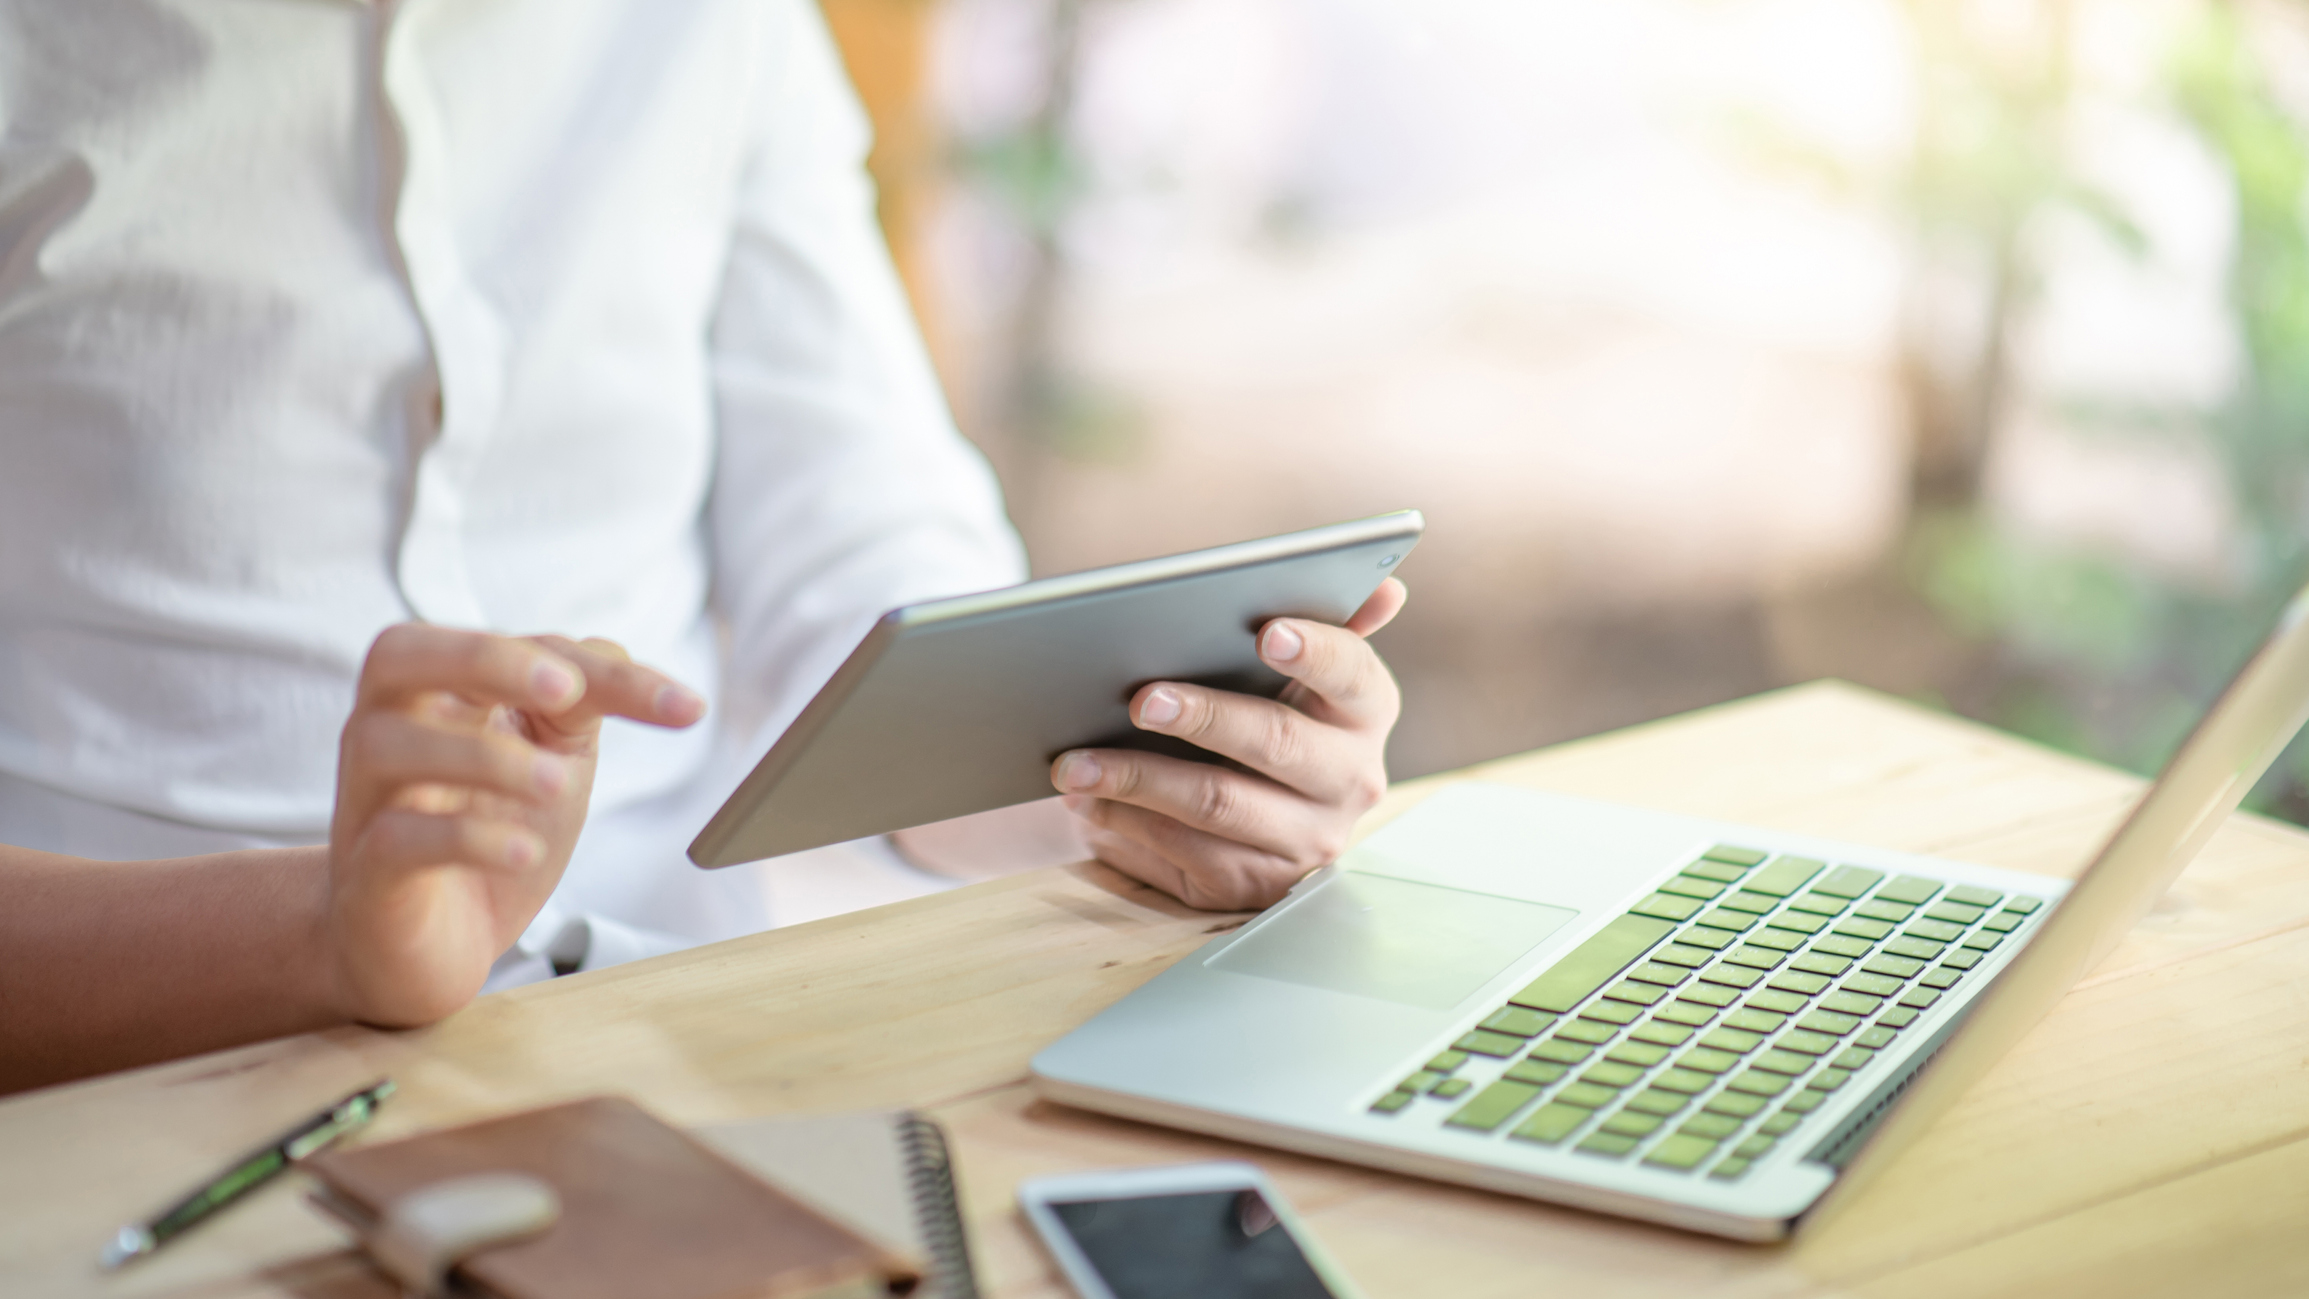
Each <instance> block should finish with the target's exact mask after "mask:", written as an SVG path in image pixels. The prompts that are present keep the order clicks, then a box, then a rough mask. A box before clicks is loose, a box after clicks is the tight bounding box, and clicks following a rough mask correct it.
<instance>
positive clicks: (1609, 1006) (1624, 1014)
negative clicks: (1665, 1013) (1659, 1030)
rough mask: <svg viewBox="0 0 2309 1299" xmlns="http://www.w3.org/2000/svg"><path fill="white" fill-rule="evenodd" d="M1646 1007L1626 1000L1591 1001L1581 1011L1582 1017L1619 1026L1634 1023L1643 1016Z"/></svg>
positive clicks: (1580, 1015)
mask: <svg viewBox="0 0 2309 1299" xmlns="http://www.w3.org/2000/svg"><path fill="white" fill-rule="evenodd" d="M1643 1014H1644V1008H1643V1007H1641V1006H1631V1005H1629V1004H1628V1003H1627V1002H1624V1001H1591V1002H1589V1003H1588V1004H1587V1005H1586V1006H1585V1007H1584V1008H1583V1009H1581V1011H1580V1012H1579V1017H1580V1018H1581V1019H1592V1020H1594V1021H1596V1022H1597V1023H1599V1024H1610V1025H1612V1026H1613V1027H1615V1028H1616V1027H1619V1026H1622V1025H1626V1024H1633V1023H1635V1022H1636V1021H1637V1020H1639V1019H1641V1018H1643Z"/></svg>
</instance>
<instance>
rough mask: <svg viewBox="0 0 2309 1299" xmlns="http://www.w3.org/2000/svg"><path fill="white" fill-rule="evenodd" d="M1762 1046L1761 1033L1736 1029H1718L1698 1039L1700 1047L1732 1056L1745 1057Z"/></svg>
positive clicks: (1762, 1036)
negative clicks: (1727, 1052)
mask: <svg viewBox="0 0 2309 1299" xmlns="http://www.w3.org/2000/svg"><path fill="white" fill-rule="evenodd" d="M1763 1044H1764V1035H1763V1034H1762V1033H1750V1032H1746V1031H1744V1030H1742V1029H1737V1028H1719V1029H1717V1030H1716V1031H1714V1032H1712V1033H1710V1034H1708V1035H1707V1036H1706V1037H1703V1038H1701V1039H1700V1045H1701V1046H1704V1047H1711V1048H1713V1049H1715V1050H1718V1051H1729V1052H1731V1053H1732V1054H1734V1055H1746V1054H1747V1053H1748V1052H1750V1051H1753V1050H1755V1049H1756V1048H1757V1047H1759V1046H1762V1045H1763Z"/></svg>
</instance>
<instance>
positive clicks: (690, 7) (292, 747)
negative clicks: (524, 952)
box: [0, 0, 1022, 964]
mask: <svg viewBox="0 0 2309 1299" xmlns="http://www.w3.org/2000/svg"><path fill="white" fill-rule="evenodd" d="M865 147H866V130H865V125H864V119H863V116H862V114H861V113H860V112H859V111H858V109H857V106H856V103H855V101H854V99H853V97H852V96H851V94H850V91H849V89H848V86H847V84H846V82H845V81H844V79H843V77H842V74H841V71H840V65H839V63H838V61H837V59H836V56H835V54H834V51H833V49H832V46H831V43H830V42H829V41H828V40H827V38H826V34H825V32H824V30H823V27H822V24H821V22H820V19H819V17H818V15H817V11H816V9H815V7H814V6H813V5H811V4H809V3H807V2H806V0H406V2H404V3H399V4H382V5H369V4H364V3H360V2H359V0H142V2H141V3H139V4H136V5H133V6H131V5H115V4H104V5H94V4H83V3H77V2H74V3H58V2H57V0H0V841H5V842H10V843H16V844H20V845H23V846H28V847H37V848H43V849H48V850H51V851H59V852H67V853H73V854H76V855H81V856H92V857H107V858H129V857H144V856H156V855H175V854H179V853H190V852H198V851H207V850H213V849H217V848H223V847H230V846H237V845H247V844H263V843H289V842H316V841H319V840H322V839H325V838H326V836H327V827H328V821H329V811H330V806H331V802H332V797H333V792H334V781H335V773H336V743H337V736H338V732H339V730H340V728H341V727H342V726H343V724H344V719H345V716H346V714H347V712H348V711H349V709H350V707H351V702H352V694H353V684H354V680H355V677H356V674H357V672H358V670H359V667H360V664H361V660H362V657H363V655H364V654H365V652H366V651H367V649H368V646H369V643H370V641H371V640H372V639H373V638H374V637H375V636H376V634H377V632H378V631H379V630H380V629H382V628H384V627H385V626H387V625H388V624H391V623H395V622H399V621H403V620H407V619H410V618H413V617H414V618H423V619H427V620H430V621H433V622H436V623H442V624H449V625H455V626H463V627H485V628H492V629H498V630H504V631H512V632H534V631H560V632H565V633H568V634H571V635H576V636H589V635H597V636H607V637H610V638H612V639H615V640H618V641H620V642H622V643H623V644H625V645H626V646H627V647H628V648H629V649H630V650H631V651H632V652H633V654H634V656H635V657H636V658H637V659H640V660H642V661H644V662H649V663H652V664H655V665H657V666H660V667H662V668H664V669H666V670H668V671H670V672H672V673H673V674H675V675H676V676H678V677H680V678H682V679H683V680H685V681H687V682H689V683H691V684H693V685H695V686H697V687H698V688H700V689H701V690H702V691H703V692H704V693H706V694H707V696H708V697H709V699H711V700H712V701H713V703H714V705H715V707H714V711H713V713H712V714H711V716H710V719H709V722H708V723H707V724H705V725H701V726H700V727H698V728H696V729H694V730H692V731H689V732H684V733H665V732H654V731H650V730H648V729H646V728H642V727H638V726H633V725H629V724H625V723H617V722H613V723H612V724H611V730H610V732H609V733H608V734H607V735H606V736H605V740H604V747H603V758H602V763H601V767H600V776H599V779H598V783H597V785H596V788H595V794H594V803H593V806H594V814H593V818H592V820H591V822H590V823H589V825H588V827H587V830H586V832H585V835H584V837H583V838H582V839H581V841H580V843H579V847H578V851H577V857H576V859H575V861H574V862H573V863H572V865H571V868H570V871H569V874H568V876H567V877H566V879H565V881H564V883H563V885H562V887H561V888H560V890H559V891H558V892H557V893H556V894H555V895H554V899H553V901H552V902H551V903H550V904H548V907H547V909H546V912H545V914H544V915H542V916H541V917H540V918H539V921H538V923H537V924H536V925H534V926H532V927H531V930H530V934H529V937H528V938H527V939H526V940H525V946H527V947H529V948H531V949H532V950H534V949H536V948H539V947H541V946H542V945H543V943H544V942H545V941H546V938H547V937H549V936H551V935H553V934H555V933H558V932H562V931H564V929H565V927H566V926H567V924H568V922H570V921H571V920H572V919H573V918H579V917H592V918H594V919H595V920H596V921H599V922H603V923H602V924H601V926H600V927H599V928H597V930H596V940H597V942H596V946H597V949H598V950H597V951H596V952H595V953H594V957H593V959H591V960H589V962H588V964H600V963H602V962H603V960H604V959H606V957H607V956H608V955H612V954H614V955H633V954H639V953H640V952H643V951H647V950H655V949H660V948H665V947H670V946H674V945H678V944H679V943H682V942H691V941H703V940H706V939H712V938H719V937H725V936H728V935H731V934H735V933H740V932H745V931H746V930H749V929H752V928H756V927H758V926H759V923H760V908H759V902H758V899H755V898H754V897H752V896H751V894H750V893H749V888H750V880H748V878H747V873H746V872H743V871H723V872H717V873H707V872H703V871H699V870H697V869H696V868H695V867H692V866H690V865H689V864H688V863H687V861H686V860H685V859H684V857H683V855H682V853H683V849H684V847H685V846H686V845H687V843H688V840H689V838H690V836H691V835H692V834H694V833H695V832H696V830H697V829H698V827H699V826H700V825H702V824H703V822H704V820H705V818H706V816H707V815H709V814H710V813H711V811H712V809H713V808H714V806H715V805H716V804H718V802H719V801H720V799H721V797H722V796H723V795H724V794H726V793H727V792H728V791H729V789H730V788H731V787H733V786H734V785H735V784H736V782H737V780H738V779H739V777H740V776H742V775H743V773H744V770H745V768H746V766H748V765H749V764H750V761H751V759H752V758H753V757H755V756H757V755H758V754H759V753H760V752H761V751H762V749H763V748H765V747H766V746H767V743H768V741H769V739H770V738H772V737H773V736H774V735H775V734H776V732H777V731H778V730H780V729H781V728H782V727H783V726H784V725H785V724H786V723H787V721H789V720H790V719H791V718H792V716H793V715H794V713H795V712H796V711H798V710H799V708H800V707H801V705H802V704H803V703H804V702H806V701H807V699H808V696H809V695H810V693H811V692H812V691H813V690H814V689H815V688H816V687H817V686H818V684H819V683H820V682H822V681H823V680H824V678H825V677H826V676H827V675H829V674H830V673H831V671H832V670H833V668H834V666H835V665H837V664H838V663H839V662H840V660H841V658H842V656H843V655H844V654H845V653H847V652H848V651H849V649H850V648H851V647H852V646H853V645H854V644H855V643H856V640H857V638H858V636H859V635H860V634H862V632H863V631H864V629H865V628H866V626H867V625H868V624H869V623H870V622H871V621H872V619H873V618H874V617H875V616H876V615H877V614H878V613H880V612H881V611H882V610H883V609H885V608H887V607H889V606H891V605H893V604H897V603H902V602H905V601H907V600H912V599H920V598H925V597H929V596H933V595H941V594H950V593H953V592H957V591H964V590H974V589H982V588H985V587H990V586H998V585H1003V584H1005V583H1008V582H1012V581H1016V580H1018V578H1019V576H1020V574H1021V567H1022V565H1021V560H1020V555H1019V551H1018V547H1017V542H1016V538H1015V536H1014V535H1013V534H1012V532H1011V530H1010V528H1009V525H1008V524H1007V522H1006V521H1005V520H1004V519H1003V517H1002V512H1001V506H1000V502H999V500H998V497H997V493H996V490H995V487H994V484H993V481H992V479H991V476H990V475H989V474H988V473H987V471H986V467H985V464H984V462H983V461H982V460H981V459H980V458H979V457H978V456H977V454H976V453H975V452H974V451H973V450H971V449H970V448H969V447H968V445H967V444H966V443H964V442H963V441H962V440H961V439H960V438H959V436H957V435H956V434H955V432H954V430H953V427H952V424H951V421H950V420H949V418H948V416H947V414H946V411H945V408H944V406H943V404H942V402H941V399H940V396H939V392H938V389H937V385H936V383H935V380H934V378H933V376H932V374H931V372H930V369H929V367H928V365H927V364H926V362H925V360H924V357H923V354H922V350H921V347H920V344H919V342H918V340H917V337H916V335H915V332H914V328H913V324H912V321H911V319H910V317H909V316H908V314H907V311H906V307H905V302H904V299H903V297H902V295H901V293H900V292H899V289H898V287H897V284H896V280H895V278H894V276H893V275H892V274H891V272H890V268H889V263H888V258H887V256H886V254H885V251H884V249H883V247H882V245H881V242H880V237H879V235H878V234H877V233H876V231H875V229H874V226H873V221H872V194H871V191H870V188H869V187H868V185H867V183H866V181H865V179H864V175H863V172H862V168H861V163H862V160H863V157H864V153H865ZM724 644H726V645H727V646H728V647H729V649H728V651H727V653H726V655H725V653H724V651H723V649H722V648H721V647H722V646H723V645H724ZM605 933H606V934H612V935H616V936H617V937H616V938H614V939H613V940H610V939H603V938H602V935H603V934H605ZM612 949H615V950H614V952H613V951H612Z"/></svg>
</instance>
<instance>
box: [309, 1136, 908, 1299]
mask: <svg viewBox="0 0 2309 1299" xmlns="http://www.w3.org/2000/svg"><path fill="white" fill-rule="evenodd" d="M304 1166H305V1168H306V1169H307V1170H308V1171H310V1172H311V1173H312V1174H313V1175H314V1176H315V1177H317V1178H319V1179H320V1181H321V1183H322V1184H323V1186H325V1187H326V1188H327V1191H328V1193H329V1199H330V1200H331V1201H333V1203H332V1205H331V1207H332V1209H333V1210H334V1211H335V1212H338V1213H340V1214H342V1215H344V1216H347V1217H348V1218H349V1219H351V1220H352V1221H353V1223H354V1225H355V1226H356V1227H362V1226H364V1223H363V1222H362V1221H360V1219H361V1218H362V1217H363V1216H366V1217H367V1218H368V1219H370V1220H372V1221H373V1220H374V1219H376V1218H377V1217H380V1216H381V1215H382V1214H383V1213H384V1211H385V1208H386V1206H388V1205H390V1204H392V1203H393V1202H394V1201H395V1200H397V1199H399V1198H400V1197H401V1196H403V1195H406V1194H408V1193H410V1192H412V1191H416V1190H418V1189H420V1188H423V1187H426V1186H429V1185H432V1184H433V1183H436V1182H440V1181H443V1180H445V1179H448V1178H452V1177H464V1176H468V1175H471V1174H476V1173H524V1174H527V1175H529V1176H531V1177H535V1178H537V1179H539V1180H541V1181H543V1182H544V1183H545V1184H546V1185H548V1186H550V1187H552V1188H553V1190H554V1192H555V1194H556V1195H558V1196H559V1197H560V1200H561V1216H560V1220H559V1221H557V1222H556V1223H554V1225H553V1226H552V1227H550V1228H548V1229H547V1230H546V1231H545V1232H544V1233H543V1234H542V1235H538V1236H534V1237H532V1238H530V1239H528V1240H523V1241H518V1242H515V1243H512V1244H506V1245H498V1246H494V1247H492V1248H489V1249H487V1250H484V1251H482V1252H481V1253H478V1254H476V1255H474V1256H473V1257H471V1258H469V1259H467V1260H466V1261H465V1262H464V1263H463V1264H462V1265H460V1266H459V1267H458V1268H457V1270H456V1276H457V1277H458V1278H459V1279H460V1280H462V1281H464V1282H465V1283H466V1284H468V1285H469V1286H474V1287H477V1288H480V1289H483V1290H485V1291H487V1292H488V1293H491V1294H496V1295H502V1296H504V1299H633V1296H637V1295H648V1296H652V1297H653V1299H803V1297H805V1296H807V1297H808V1299H818V1297H819V1296H834V1295H840V1296H852V1295H859V1296H863V1295H881V1294H904V1293H906V1292H907V1291H909V1290H911V1289H912V1288H913V1287H914V1285H915V1283H916V1281H917V1279H918V1277H919V1272H918V1269H916V1268H915V1267H914V1266H913V1265H912V1264H911V1263H910V1262H908V1261H907V1260H905V1259H902V1258H899V1257H897V1256H896V1255H893V1254H891V1253H890V1252H889V1251H887V1250H885V1249H884V1248H882V1247H881V1246H879V1245H877V1244H875V1243H873V1242H871V1241H869V1240H867V1239H865V1238H864V1237H862V1236H859V1235H858V1234H856V1233H855V1232H853V1231H851V1230H850V1229H849V1228H848V1227H845V1226H842V1225H841V1224H839V1223H836V1222H835V1221H833V1220H832V1219H830V1218H828V1217H827V1216H825V1215H824V1214H822V1213H820V1212H818V1211H817V1210H816V1209H813V1208H811V1207H809V1206H807V1205H805V1204H803V1203H801V1202H800V1201H798V1200H796V1199H794V1198H793V1197H792V1196H790V1195H788V1194H786V1193H785V1192H784V1191H782V1190H779V1189H778V1188H776V1187H773V1186H770V1185H768V1184H766V1183H764V1182H762V1181H761V1180H759V1179H757V1178H755V1177H753V1176H751V1175H750V1174H748V1173H746V1172H745V1171H743V1170H741V1169H740V1168H738V1167H737V1166H736V1165H734V1164H732V1163H730V1162H729V1161H728V1160H726V1159H724V1158H723V1157H722V1156H720V1155H718V1154H716V1153H714V1152H713V1151H712V1150H709V1149H707V1148H706V1147H705V1146H703V1145H701V1144H699V1143H698V1142H696V1141H694V1140H692V1139H691V1138H690V1137H688V1136H687V1135H685V1134H683V1133H682V1132H680V1131H678V1130H676V1129H674V1128H671V1127H668V1126H667V1125H665V1124H664V1123H661V1122H659V1121H658V1120H657V1119H655V1118H653V1117H651V1116H650V1115H649V1114H648V1113H647V1112H646V1111H644V1110H643V1109H642V1108H641V1107H640V1106H638V1105H635V1104H634V1103H633V1102H631V1101H628V1100H624V1099H621V1098H618V1097H606V1096H605V1097H596V1098H594V1099H591V1100H582V1101H572V1102H570V1103H568V1104H566V1105H555V1106H551V1107H549V1108H546V1109H539V1110H529V1111H527V1112H525V1113H521V1114H513V1115H508V1116H506V1117H504V1118H499V1119H489V1120H486V1121H484V1122H480V1123H474V1124H470V1125H468V1126H465V1127H461V1128H450V1129H447V1130H444V1131H440V1132H429V1133H425V1134H423V1135H420V1136H414V1137H409V1138H405V1139H403V1140H400V1141H393V1142H387V1143H385V1144H383V1145H375V1146H365V1147H361V1148H358V1149H349V1150H330V1151H325V1152H323V1153H321V1154H318V1155H315V1156H313V1157H312V1158H310V1159H308V1160H306V1161H305V1165H304Z"/></svg>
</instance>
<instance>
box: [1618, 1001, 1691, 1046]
mask: <svg viewBox="0 0 2309 1299" xmlns="http://www.w3.org/2000/svg"><path fill="white" fill-rule="evenodd" d="M1669 1009H1673V1007H1670V1008H1669ZM1692 1031H1693V1030H1692V1028H1691V1026H1690V1025H1688V1024H1677V1023H1671V1022H1668V1021H1666V1020H1664V1019H1662V1018H1661V1017H1659V1016H1654V1017H1653V1018H1651V1019H1647V1020H1645V1021H1644V1022H1643V1024H1642V1025H1641V1026H1640V1027H1638V1028H1637V1029H1636V1030H1635V1031H1634V1032H1632V1033H1629V1034H1628V1040H1629V1041H1631V1042H1656V1043H1658V1044H1659V1045H1661V1046H1682V1045H1683V1044H1684V1043H1686V1042H1689V1041H1691V1040H1692Z"/></svg>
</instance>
